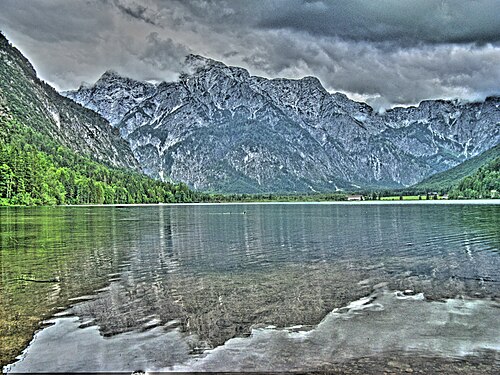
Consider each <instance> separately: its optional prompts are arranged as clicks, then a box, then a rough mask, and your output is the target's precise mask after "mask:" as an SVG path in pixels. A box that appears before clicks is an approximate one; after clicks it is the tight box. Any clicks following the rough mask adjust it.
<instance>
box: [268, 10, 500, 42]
mask: <svg viewBox="0 0 500 375" xmlns="http://www.w3.org/2000/svg"><path fill="white" fill-rule="evenodd" d="M272 6H273V8H274V9H272V10H270V11H269V12H266V15H264V17H263V19H262V20H260V21H259V26H262V27H265V28H269V29H290V30H294V31H304V32H308V33H311V34H313V35H319V36H334V37H339V38H343V39H345V40H353V41H370V42H383V43H385V42H393V43H397V44H404V45H407V44H421V43H431V44H435V43H498V42H499V41H500V17H498V12H499V9H500V1H495V0H474V1H458V0H442V1H436V0H419V1H408V0H379V1H366V0H349V1H344V0H338V1H299V0H291V1H290V0H287V1H286V2H283V1H277V2H273V3H272Z"/></svg>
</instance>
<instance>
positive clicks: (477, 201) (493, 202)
mask: <svg viewBox="0 0 500 375" xmlns="http://www.w3.org/2000/svg"><path fill="white" fill-rule="evenodd" d="M260 204H273V205H276V204H286V205H301V204H318V205H354V206H358V205H412V204H422V205H434V204H455V205H487V204H489V205H500V199H439V200H418V199H415V200H365V201H248V202H192V203H121V204H105V203H103V204H62V205H53V206H49V205H40V206H21V205H19V206H15V205H12V206H0V209H2V208H14V207H15V208H36V207H51V208H56V207H114V208H127V207H161V206H169V207H175V206H224V205H260Z"/></svg>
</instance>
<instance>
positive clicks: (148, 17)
mask: <svg viewBox="0 0 500 375" xmlns="http://www.w3.org/2000/svg"><path fill="white" fill-rule="evenodd" d="M113 3H114V5H115V6H116V8H117V9H119V10H120V11H122V12H123V13H124V14H126V15H128V16H130V17H132V18H136V19H138V20H141V21H144V22H146V23H149V24H151V25H155V26H156V25H157V22H156V21H155V18H156V13H155V12H154V11H153V10H151V9H150V8H147V7H145V6H143V5H140V4H137V3H135V2H132V3H130V4H125V3H122V2H121V1H120V0H114V1H113Z"/></svg>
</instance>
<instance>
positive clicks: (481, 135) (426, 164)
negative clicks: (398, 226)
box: [62, 55, 500, 193]
mask: <svg viewBox="0 0 500 375" xmlns="http://www.w3.org/2000/svg"><path fill="white" fill-rule="evenodd" d="M62 94H63V95H65V96H67V97H68V98H71V99H73V100H74V101H76V102H77V103H79V104H81V105H83V106H85V107H87V108H89V109H92V110H94V111H96V112H97V113H99V114H100V115H102V116H103V117H104V118H106V119H107V120H108V121H109V122H110V124H111V125H112V126H114V127H115V128H117V129H119V131H120V134H121V136H122V137H123V138H124V139H125V140H127V141H128V142H129V144H130V147H131V149H132V151H133V153H134V155H135V157H136V159H137V160H138V161H139V164H140V165H141V167H142V169H143V171H144V172H145V173H146V174H148V175H150V176H152V177H155V178H160V179H163V180H169V179H173V180H179V181H184V182H186V183H188V184H189V185H190V186H192V187H193V188H195V189H199V190H205V191H218V192H226V193H231V192H237V193H262V192H315V191H318V192H324V191H335V190H341V189H346V190H353V189H357V188H401V187H405V186H410V185H413V184H416V183H418V182H420V181H422V180H424V179H425V178H427V177H429V176H431V175H433V174H436V173H439V172H442V171H445V170H447V169H450V168H452V167H455V166H456V165H458V164H460V163H462V162H463V161H465V160H467V159H469V158H471V157H474V156H476V155H478V154H480V153H482V152H484V151H486V150H488V149H490V148H492V147H494V146H495V145H497V144H498V143H499V141H500V99H499V98H498V97H489V98H487V99H486V100H485V101H484V102H478V103H460V102H458V101H445V100H428V101H423V102H421V103H420V104H419V105H418V106H417V107H398V108H394V109H391V110H388V111H386V112H384V113H378V112H376V111H374V110H373V109H372V108H371V107H370V106H368V105H367V104H364V103H358V102H355V101H352V100H350V99H349V98H347V96H345V95H343V94H341V93H329V92H328V91H327V90H325V88H324V87H323V86H322V85H321V83H320V81H319V80H318V79H316V78H314V77H305V78H303V79H298V80H292V79H266V78H262V77H256V76H251V75H250V74H249V72H248V71H247V70H245V69H243V68H240V67H232V66H227V65H225V64H224V63H222V62H218V61H215V60H211V59H208V58H205V57H202V56H198V55H189V56H188V57H187V58H186V62H185V68H184V72H183V73H182V74H181V75H180V78H179V80H178V81H176V82H162V83H159V84H152V83H149V82H144V81H138V80H134V79H131V78H127V77H123V76H121V75H119V74H118V73H116V72H113V71H107V72H105V73H104V74H103V75H102V76H101V77H100V79H99V80H98V81H97V82H96V83H95V84H92V85H84V86H81V87H80V88H79V89H78V90H75V91H67V92H64V93H62Z"/></svg>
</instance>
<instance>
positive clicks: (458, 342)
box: [4, 289, 500, 373]
mask: <svg viewBox="0 0 500 375" xmlns="http://www.w3.org/2000/svg"><path fill="white" fill-rule="evenodd" d="M499 308H500V304H499V303H498V302H496V301H493V300H487V299H460V298H454V299H446V300H443V301H439V302H438V301H429V300H426V298H425V296H424V295H423V294H422V293H418V294H415V293H413V292H411V291H406V292H400V291H389V290H384V289H380V290H376V291H375V292H374V293H372V294H371V295H369V296H367V297H364V298H362V299H359V300H357V301H354V302H352V303H350V304H348V305H347V306H345V307H342V308H339V309H334V310H333V311H332V312H330V313H329V314H328V315H327V316H326V317H325V318H324V319H323V320H322V321H321V322H320V323H319V324H318V325H317V326H315V327H314V328H312V329H309V330H303V329H302V327H300V326H294V327H288V328H282V329H277V328H275V327H273V326H269V327H264V328H258V329H253V330H252V333H251V335H250V336H249V337H240V338H233V339H230V340H228V341H226V342H225V343H224V344H223V345H221V346H218V347H216V348H214V349H211V350H207V351H205V352H203V353H202V354H201V355H192V354H190V353H192V348H193V345H195V343H196V337H195V336H188V335H186V334H183V333H182V332H180V330H179V329H178V328H174V329H169V327H168V326H156V327H153V328H151V329H147V330H142V331H132V332H126V333H121V334H117V335H114V336H111V337H103V336H102V335H101V334H100V333H99V329H98V327H96V326H86V327H85V325H83V326H84V327H85V328H81V327H82V324H81V323H82V322H81V321H80V320H79V319H78V318H77V317H60V318H56V319H53V320H51V321H50V322H51V323H52V325H51V326H49V327H47V328H45V329H43V330H41V331H39V332H38V333H37V334H36V335H35V337H34V339H33V341H32V342H31V344H30V345H29V347H28V348H27V349H26V350H25V352H24V353H23V354H22V356H21V357H20V359H19V361H18V362H16V363H14V364H11V365H9V366H7V367H6V368H5V369H4V370H6V371H7V372H56V371H57V372H98V371H127V372H128V371H137V370H143V371H228V372H229V371H259V372H260V371H266V372H269V371H318V370H321V371H327V370H332V369H338V368H339V367H338V366H347V367H341V368H344V369H345V368H350V367H349V366H350V365H349V364H350V363H352V364H354V363H355V366H354V365H353V366H354V367H355V368H356V369H359V368H360V366H361V368H362V367H363V366H367V368H369V367H370V366H373V364H374V363H373V361H376V362H377V363H378V364H380V362H381V361H382V362H384V366H388V370H392V371H396V372H397V371H399V370H400V371H403V372H412V371H413V370H414V369H413V368H411V367H410V366H411V365H409V364H408V363H410V364H411V363H413V366H415V363H418V361H417V362H415V358H433V360H435V361H438V362H439V360H440V359H442V360H443V361H445V362H446V361H448V362H449V364H450V365H453V363H454V362H453V361H454V360H460V359H467V360H468V361H469V362H470V361H471V360H472V361H473V362H476V364H479V365H474V369H475V371H476V372H477V373H495V372H497V371H498V370H500V315H499V311H500V310H499ZM394 357H396V358H398V361H395V360H394ZM384 359H386V360H384ZM431 362H432V361H431ZM448 362H446V363H448ZM446 363H445V364H446ZM421 364H426V365H429V360H423V361H421ZM441 365H442V363H441ZM455 365H456V363H455ZM478 366H479V367H478ZM354 367H351V369H352V368H354ZM459 367H460V366H459ZM462 368H463V366H462ZM442 371H445V372H446V367H445V368H444V370H442Z"/></svg>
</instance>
